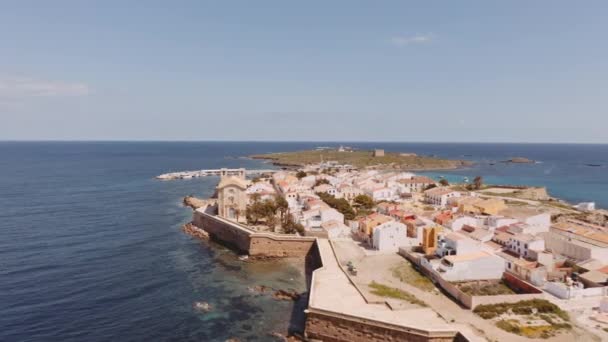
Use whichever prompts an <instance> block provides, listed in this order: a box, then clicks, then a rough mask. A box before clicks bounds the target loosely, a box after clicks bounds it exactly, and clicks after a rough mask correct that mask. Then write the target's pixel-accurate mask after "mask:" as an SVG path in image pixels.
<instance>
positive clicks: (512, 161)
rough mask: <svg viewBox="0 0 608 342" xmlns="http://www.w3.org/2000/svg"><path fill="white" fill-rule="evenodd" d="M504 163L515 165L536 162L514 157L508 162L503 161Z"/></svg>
mask: <svg viewBox="0 0 608 342" xmlns="http://www.w3.org/2000/svg"><path fill="white" fill-rule="evenodd" d="M503 163H513V164H533V163H535V161H534V160H532V159H528V158H524V157H514V158H511V159H508V160H505V161H503Z"/></svg>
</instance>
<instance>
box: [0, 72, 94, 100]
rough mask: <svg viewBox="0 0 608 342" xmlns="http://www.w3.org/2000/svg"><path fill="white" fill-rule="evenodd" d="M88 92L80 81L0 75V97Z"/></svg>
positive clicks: (57, 95) (87, 87) (58, 95)
mask: <svg viewBox="0 0 608 342" xmlns="http://www.w3.org/2000/svg"><path fill="white" fill-rule="evenodd" d="M90 92H91V89H90V88H89V86H88V85H86V84H84V83H80V82H63V81H48V80H40V79H34V78H26V77H0V98H14V99H16V98H27V97H60V96H85V95H88V94H89V93H90Z"/></svg>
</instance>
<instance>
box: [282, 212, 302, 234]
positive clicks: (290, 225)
mask: <svg viewBox="0 0 608 342" xmlns="http://www.w3.org/2000/svg"><path fill="white" fill-rule="evenodd" d="M283 232H284V233H286V234H295V233H298V234H300V235H304V233H305V232H304V226H303V225H302V224H301V223H296V222H295V220H294V218H293V215H287V216H286V218H285V222H284V223H283Z"/></svg>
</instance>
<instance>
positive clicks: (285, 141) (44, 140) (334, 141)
mask: <svg viewBox="0 0 608 342" xmlns="http://www.w3.org/2000/svg"><path fill="white" fill-rule="evenodd" d="M6 142H15V143H20V142H22V143H27V142H68V143H69V142H74V143H77V142H89V143H96V142H99V143H106V142H108V143H112V142H117V143H118V142H142V143H145V142H166V143H197V142H199V143H203V142H206V143H251V142H254V143H331V144H346V143H366V144H512V145H524V144H527V145H608V142H550V141H548V142H538V141H537V142H530V141H518V142H514V141H446V140H442V141H404V140H401V141H399V140H257V139H245V140H219V139H218V140H172V139H131V140H129V139H0V143H6Z"/></svg>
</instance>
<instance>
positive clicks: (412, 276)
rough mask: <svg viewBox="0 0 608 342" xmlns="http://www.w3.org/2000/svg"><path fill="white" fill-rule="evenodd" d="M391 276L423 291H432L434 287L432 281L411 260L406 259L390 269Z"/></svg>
mask: <svg viewBox="0 0 608 342" xmlns="http://www.w3.org/2000/svg"><path fill="white" fill-rule="evenodd" d="M391 271H392V273H393V277H395V278H398V279H399V280H401V281H402V282H404V283H406V284H409V285H412V286H415V287H417V288H419V289H421V290H423V291H432V290H434V289H435V285H434V284H433V282H432V281H431V280H430V279H429V278H427V277H426V276H425V275H424V274H422V273H420V271H418V270H417V269H415V268H414V266H413V265H412V263H411V262H409V261H406V262H404V263H402V264H400V265H399V266H396V267H393V268H392V269H391Z"/></svg>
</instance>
